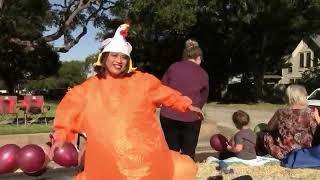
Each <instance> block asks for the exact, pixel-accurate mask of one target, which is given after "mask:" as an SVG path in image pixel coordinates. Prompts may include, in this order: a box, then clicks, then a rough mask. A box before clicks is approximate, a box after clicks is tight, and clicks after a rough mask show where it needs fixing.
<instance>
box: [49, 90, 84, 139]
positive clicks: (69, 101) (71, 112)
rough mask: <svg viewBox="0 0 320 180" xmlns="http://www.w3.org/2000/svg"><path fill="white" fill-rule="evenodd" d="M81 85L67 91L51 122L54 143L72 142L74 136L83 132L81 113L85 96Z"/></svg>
mask: <svg viewBox="0 0 320 180" xmlns="http://www.w3.org/2000/svg"><path fill="white" fill-rule="evenodd" d="M84 92H85V91H84V90H83V87H82V86H81V85H78V86H76V87H74V88H73V89H71V90H69V91H68V92H67V94H66V95H65V96H64V98H63V99H62V101H61V102H60V103H59V105H58V107H57V110H56V115H55V119H54V122H53V127H54V130H55V132H54V134H53V139H54V142H72V141H73V140H74V139H75V135H76V134H77V133H79V132H82V131H83V127H82V124H83V120H82V119H83V118H82V114H81V112H82V111H83V109H84V106H85V102H86V100H85V95H84Z"/></svg>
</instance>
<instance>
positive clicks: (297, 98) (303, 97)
mask: <svg viewBox="0 0 320 180" xmlns="http://www.w3.org/2000/svg"><path fill="white" fill-rule="evenodd" d="M286 93H287V97H288V104H289V105H293V104H301V105H307V95H308V94H307V91H306V88H305V87H304V86H301V85H297V84H293V85H290V86H288V88H287V90H286Z"/></svg>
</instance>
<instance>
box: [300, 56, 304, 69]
mask: <svg viewBox="0 0 320 180" xmlns="http://www.w3.org/2000/svg"><path fill="white" fill-rule="evenodd" d="M300 67H304V54H303V53H300Z"/></svg>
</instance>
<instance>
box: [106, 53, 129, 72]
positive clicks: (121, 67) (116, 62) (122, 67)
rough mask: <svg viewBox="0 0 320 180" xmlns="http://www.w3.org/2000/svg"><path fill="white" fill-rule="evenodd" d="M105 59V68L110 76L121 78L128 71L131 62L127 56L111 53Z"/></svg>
mask: <svg viewBox="0 0 320 180" xmlns="http://www.w3.org/2000/svg"><path fill="white" fill-rule="evenodd" d="M105 58H106V59H105V67H106V71H107V72H108V74H109V75H111V76H113V77H119V76H122V75H123V74H124V72H125V71H126V70H127V66H128V62H129V57H128V56H127V55H125V54H122V53H114V52H110V53H109V55H108V56H107V57H105Z"/></svg>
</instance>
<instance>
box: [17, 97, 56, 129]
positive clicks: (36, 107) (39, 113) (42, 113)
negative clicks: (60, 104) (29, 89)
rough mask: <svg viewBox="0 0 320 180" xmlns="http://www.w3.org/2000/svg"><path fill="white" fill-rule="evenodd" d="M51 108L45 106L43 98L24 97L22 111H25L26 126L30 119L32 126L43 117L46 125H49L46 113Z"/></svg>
mask: <svg viewBox="0 0 320 180" xmlns="http://www.w3.org/2000/svg"><path fill="white" fill-rule="evenodd" d="M49 108H50V107H49V106H47V105H44V98H43V96H31V95H27V96H24V99H23V102H22V107H21V109H22V110H24V119H25V125H26V124H27V121H28V119H29V118H31V121H30V124H32V123H34V122H36V121H38V120H39V118H41V117H43V118H44V120H45V123H46V124H48V122H47V116H46V112H47V111H48V110H49Z"/></svg>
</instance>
